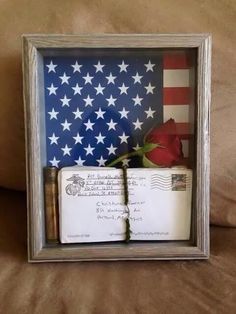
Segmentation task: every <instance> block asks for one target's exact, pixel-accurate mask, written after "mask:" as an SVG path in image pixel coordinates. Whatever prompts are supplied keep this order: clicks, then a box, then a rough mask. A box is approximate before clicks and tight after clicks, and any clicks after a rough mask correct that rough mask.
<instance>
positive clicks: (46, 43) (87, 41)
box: [23, 34, 211, 262]
mask: <svg viewBox="0 0 236 314" xmlns="http://www.w3.org/2000/svg"><path fill="white" fill-rule="evenodd" d="M58 48H63V49H67V48H89V49H94V48H196V49H197V51H198V64H197V113H196V135H197V137H196V138H197V144H196V146H197V149H196V173H197V180H196V182H195V196H194V202H195V207H196V210H195V211H194V215H193V220H192V238H191V240H189V241H171V242H155V243H152V242H147V243H130V244H129V245H127V244H122V243H117V244H116V243H115V244H114V243H109V244H95V245H92V244H89V245H66V246H65V245H60V244H57V245H46V244H45V239H44V207H43V206H44V205H43V190H42V169H41V158H42V156H41V146H40V141H41V137H42V136H43V135H42V134H41V133H40V132H41V131H40V119H41V108H40V97H41V96H42V93H43V88H41V87H42V81H41V75H40V73H39V71H40V69H39V66H38V65H39V64H40V62H41V58H42V57H41V54H40V51H41V50H43V49H51V51H52V54H53V49H58ZM210 73H211V36H210V35H209V34H134V35H119V34H116V35H111V34H102V35H23V76H24V104H25V133H26V164H27V195H28V259H29V261H30V262H52V261H57V262H58V261H86V260H160V259H165V260H169V259H206V258H208V257H209V169H210V168H209V166H210V165H209V163H210V158H209V114H210V110H209V106H210V77H211V74H210ZM41 107H42V106H41Z"/></svg>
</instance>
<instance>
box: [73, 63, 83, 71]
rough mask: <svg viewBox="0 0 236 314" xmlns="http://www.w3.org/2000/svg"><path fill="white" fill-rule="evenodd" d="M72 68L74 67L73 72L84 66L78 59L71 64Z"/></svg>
mask: <svg viewBox="0 0 236 314" xmlns="http://www.w3.org/2000/svg"><path fill="white" fill-rule="evenodd" d="M71 66H72V68H74V70H73V73H75V72H80V68H81V67H82V64H78V61H76V62H75V64H72V65H71Z"/></svg>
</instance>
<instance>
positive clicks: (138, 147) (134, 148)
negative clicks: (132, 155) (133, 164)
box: [132, 143, 141, 150]
mask: <svg viewBox="0 0 236 314" xmlns="http://www.w3.org/2000/svg"><path fill="white" fill-rule="evenodd" d="M132 148H133V150H139V149H140V148H141V146H139V144H138V143H137V144H136V146H134V147H132Z"/></svg>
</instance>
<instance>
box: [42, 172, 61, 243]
mask: <svg viewBox="0 0 236 314" xmlns="http://www.w3.org/2000/svg"><path fill="white" fill-rule="evenodd" d="M57 175H58V169H57V168H56V167H45V168H44V205H45V231H46V242H48V243H53V242H58V241H59V224H58V220H59V213H58V182H57Z"/></svg>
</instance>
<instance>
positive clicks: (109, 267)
mask: <svg viewBox="0 0 236 314" xmlns="http://www.w3.org/2000/svg"><path fill="white" fill-rule="evenodd" d="M235 276H236V228H223V227H212V228H211V257H210V259H209V260H207V261H149V262H148V261H143V262H142V261H137V262H134V261H129V262H80V263H79V262H78V263H51V264H50V263H46V264H28V263H27V256H26V202H25V194H24V193H22V192H13V191H7V190H0V313H6V314H18V313H24V314H32V313H33V314H46V313H50V314H59V313H61V314H65V313H66V314H77V313H78V314H146V313H148V314H154V313H155V314H159V313H160V314H164V313H168V314H169V313H170V314H171V313H175V314H178V313H180V314H185V313H186V314H188V313H193V314H195V313H196V314H198V313H201V314H204V313H206V314H208V313H219V314H221V313H229V314H231V313H232V314H233V313H235V308H236V281H235Z"/></svg>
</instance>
